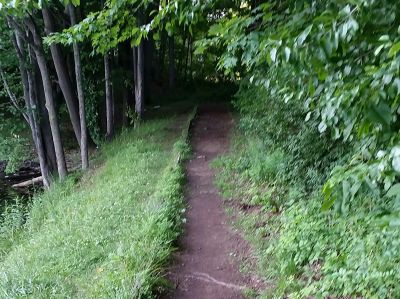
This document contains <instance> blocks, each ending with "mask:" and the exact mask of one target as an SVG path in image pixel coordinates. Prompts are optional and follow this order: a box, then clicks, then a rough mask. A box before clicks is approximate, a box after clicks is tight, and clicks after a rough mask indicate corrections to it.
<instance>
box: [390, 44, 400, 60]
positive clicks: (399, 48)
mask: <svg viewBox="0 0 400 299" xmlns="http://www.w3.org/2000/svg"><path fill="white" fill-rule="evenodd" d="M399 51H400V42H397V43H395V44H394V45H393V46H392V47H391V48H390V50H389V54H388V55H389V57H393V56H395V55H396V54H397V52H399Z"/></svg>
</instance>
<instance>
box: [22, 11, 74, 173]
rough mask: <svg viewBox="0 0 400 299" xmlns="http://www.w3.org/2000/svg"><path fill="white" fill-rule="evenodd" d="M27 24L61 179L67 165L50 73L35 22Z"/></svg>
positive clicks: (29, 21) (28, 20)
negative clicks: (40, 77)
mask: <svg viewBox="0 0 400 299" xmlns="http://www.w3.org/2000/svg"><path fill="white" fill-rule="evenodd" d="M27 26H28V28H29V30H30V31H31V33H32V36H33V41H34V46H33V49H34V52H35V56H36V61H37V63H38V66H39V70H40V74H41V76H42V80H43V89H44V95H45V99H46V108H47V111H48V112H49V121H50V128H51V135H52V137H53V142H54V149H55V152H56V158H57V169H58V175H59V177H60V179H61V180H63V179H64V178H65V177H66V176H67V166H66V163H65V156H64V149H63V146H62V141H61V133H60V127H59V124H58V119H57V111H56V108H55V105H54V99H53V89H52V86H51V80H50V74H49V70H48V68H47V62H46V58H45V56H44V51H43V45H42V38H41V36H40V35H39V34H38V32H37V30H36V26H35V24H34V23H33V21H32V20H30V19H29V18H28V19H27Z"/></svg>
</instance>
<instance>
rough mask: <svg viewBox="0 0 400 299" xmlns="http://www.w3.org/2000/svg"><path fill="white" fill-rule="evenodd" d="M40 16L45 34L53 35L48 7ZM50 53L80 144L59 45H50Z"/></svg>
mask: <svg viewBox="0 0 400 299" xmlns="http://www.w3.org/2000/svg"><path fill="white" fill-rule="evenodd" d="M42 16H43V21H44V25H45V31H46V34H47V35H49V34H51V33H54V32H55V31H56V30H55V26H54V20H53V16H52V14H51V11H50V9H49V7H48V5H44V6H43V8H42ZM50 52H51V56H52V58H53V63H54V67H55V69H56V73H57V78H58V83H59V85H60V88H61V91H62V93H63V96H64V99H65V102H66V104H67V108H68V112H69V116H70V119H71V123H72V127H73V129H74V133H75V137H76V139H77V141H78V143H79V144H80V143H81V126H80V118H79V112H78V100H77V98H76V94H75V92H74V88H73V84H72V81H71V78H70V76H69V73H68V68H67V64H66V62H65V58H64V56H63V53H62V51H61V47H60V45H59V44H56V43H52V44H51V45H50Z"/></svg>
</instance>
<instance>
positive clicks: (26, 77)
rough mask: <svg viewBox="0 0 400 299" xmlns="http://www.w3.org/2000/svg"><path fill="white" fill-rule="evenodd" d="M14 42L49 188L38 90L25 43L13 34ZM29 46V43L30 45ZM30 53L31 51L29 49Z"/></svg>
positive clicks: (38, 153)
mask: <svg viewBox="0 0 400 299" xmlns="http://www.w3.org/2000/svg"><path fill="white" fill-rule="evenodd" d="M13 44H14V48H15V51H16V53H17V58H18V63H19V69H20V73H21V79H22V87H23V90H24V100H25V106H26V109H27V111H28V112H27V118H28V124H29V127H30V129H31V134H32V139H33V142H34V144H35V147H36V153H37V155H38V158H39V165H40V172H41V173H42V177H43V185H44V186H45V187H46V188H48V187H50V182H51V180H50V171H49V166H48V162H47V159H46V153H45V149H44V146H43V137H42V134H41V131H40V124H39V121H38V118H37V111H36V109H37V98H36V91H35V88H34V84H33V80H34V78H33V75H32V70H28V69H27V67H26V63H25V57H26V55H25V51H24V47H23V43H22V41H21V39H20V38H19V37H18V35H15V38H14V36H13ZM28 47H29V45H28ZM28 53H29V51H28Z"/></svg>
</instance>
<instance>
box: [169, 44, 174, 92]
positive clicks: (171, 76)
mask: <svg viewBox="0 0 400 299" xmlns="http://www.w3.org/2000/svg"><path fill="white" fill-rule="evenodd" d="M168 62H169V68H168V74H169V76H168V77H169V78H168V79H169V80H168V82H169V88H170V89H174V88H175V81H176V69H175V40H174V36H170V37H169V39H168Z"/></svg>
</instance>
